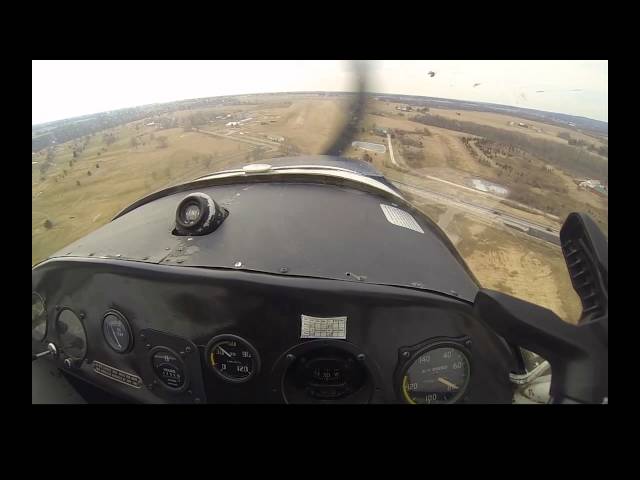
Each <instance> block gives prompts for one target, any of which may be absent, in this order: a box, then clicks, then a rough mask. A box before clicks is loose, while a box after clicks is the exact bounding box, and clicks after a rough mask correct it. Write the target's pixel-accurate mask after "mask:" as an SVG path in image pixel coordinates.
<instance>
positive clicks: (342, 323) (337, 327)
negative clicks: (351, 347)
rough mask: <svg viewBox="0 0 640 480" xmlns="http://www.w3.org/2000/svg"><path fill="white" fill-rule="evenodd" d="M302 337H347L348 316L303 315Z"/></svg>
mask: <svg viewBox="0 0 640 480" xmlns="http://www.w3.org/2000/svg"><path fill="white" fill-rule="evenodd" d="M301 318H302V325H301V327H300V338H341V339H346V338H347V317H328V318H319V317H310V316H309V315H301Z"/></svg>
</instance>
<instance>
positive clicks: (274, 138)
mask: <svg viewBox="0 0 640 480" xmlns="http://www.w3.org/2000/svg"><path fill="white" fill-rule="evenodd" d="M267 138H268V139H269V140H271V141H272V142H278V143H282V142H284V137H281V136H280V135H269V136H267Z"/></svg>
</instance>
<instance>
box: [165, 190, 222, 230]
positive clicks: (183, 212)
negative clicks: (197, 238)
mask: <svg viewBox="0 0 640 480" xmlns="http://www.w3.org/2000/svg"><path fill="white" fill-rule="evenodd" d="M227 216H229V211H228V210H227V209H225V208H223V207H221V206H220V205H218V204H217V203H216V202H215V200H213V198H211V197H210V196H209V195H207V194H206V193H201V192H197V193H190V194H189V195H187V196H186V197H185V198H184V199H183V200H182V201H181V202H180V203H179V204H178V208H177V209H176V228H175V229H174V230H173V234H174V235H207V234H209V233H211V232H213V231H214V230H215V229H217V228H218V227H219V226H220V225H221V224H222V222H224V219H225V218H227Z"/></svg>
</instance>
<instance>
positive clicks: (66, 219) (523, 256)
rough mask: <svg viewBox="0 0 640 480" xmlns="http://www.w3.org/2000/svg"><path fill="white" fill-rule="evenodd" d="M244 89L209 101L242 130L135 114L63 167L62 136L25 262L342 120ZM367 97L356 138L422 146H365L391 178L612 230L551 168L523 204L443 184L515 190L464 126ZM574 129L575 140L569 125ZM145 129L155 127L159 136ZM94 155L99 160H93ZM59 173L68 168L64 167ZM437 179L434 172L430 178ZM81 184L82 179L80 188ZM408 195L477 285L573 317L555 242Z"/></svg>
mask: <svg viewBox="0 0 640 480" xmlns="http://www.w3.org/2000/svg"><path fill="white" fill-rule="evenodd" d="M243 98H244V100H245V101H248V102H252V103H253V104H251V105H228V106H224V107H216V108H211V109H207V111H209V112H214V113H215V114H216V115H223V114H224V115H227V114H231V115H233V116H234V117H235V118H240V117H244V118H248V117H252V120H251V121H250V122H248V123H246V124H242V125H241V126H240V127H237V128H231V127H225V123H226V122H227V121H229V120H228V119H226V118H225V119H220V120H215V121H212V122H210V123H208V124H207V125H204V126H202V127H199V129H200V130H203V132H209V133H203V132H197V131H185V130H184V129H183V128H173V129H165V130H158V129H157V128H156V127H154V126H149V127H147V126H144V124H145V123H147V121H141V122H133V123H131V124H127V125H123V126H120V127H118V128H115V129H112V130H110V131H112V132H113V133H115V135H116V136H117V141H116V142H115V143H113V144H111V145H109V146H107V145H106V144H105V142H104V140H103V134H104V133H105V132H100V133H98V134H95V135H94V136H93V137H91V139H90V141H89V143H88V145H87V146H86V148H85V149H84V151H82V152H81V153H80V156H79V158H77V159H76V160H75V163H74V164H73V166H69V161H70V160H72V151H73V144H74V142H68V143H67V144H63V145H59V146H58V149H57V153H56V157H55V160H54V163H53V167H52V168H51V169H50V170H49V171H48V172H46V175H45V176H46V178H45V179H44V181H42V180H41V179H40V173H39V171H38V168H37V167H38V165H33V169H32V172H33V173H32V258H31V260H32V265H35V264H36V263H38V262H40V261H42V260H43V259H45V258H47V256H49V255H51V254H52V253H54V252H56V251H58V250H60V249H62V248H63V247H64V246H65V245H67V244H69V243H71V242H73V241H75V240H77V239H78V238H81V237H82V236H84V235H86V234H87V233H89V232H91V231H93V230H95V229H96V228H98V227H99V226H101V225H104V224H105V223H107V222H108V221H109V220H110V219H111V218H112V217H113V216H114V215H115V214H116V213H117V212H118V211H120V210H121V209H122V208H124V207H126V206H127V205H129V204H130V203H132V202H133V201H135V200H137V199H138V198H140V197H142V196H144V195H145V194H147V193H150V192H152V191H154V190H158V189H160V188H163V187H166V186H169V185H172V184H175V183H179V182H181V181H186V180H190V179H192V178H195V177H197V176H200V175H204V174H207V173H211V172H215V171H218V170H223V169H227V168H233V167H237V166H240V165H243V164H246V163H251V162H252V161H256V160H261V159H268V158H271V157H277V156H283V155H285V152H289V154H292V153H291V152H293V154H296V153H297V154H319V153H322V152H323V150H324V148H325V147H326V146H327V144H328V142H329V141H330V140H331V139H333V138H334V137H335V135H336V133H337V131H338V129H339V126H341V125H342V122H344V120H345V111H344V108H343V107H344V103H345V100H343V99H336V98H331V97H329V98H322V97H317V96H311V95H309V96H286V95H277V96H270V97H268V98H267V99H264V100H260V101H258V100H256V98H255V97H251V96H247V97H243ZM374 106H375V109H374V110H376V111H379V112H380V111H383V112H385V113H384V116H380V115H374V114H371V113H369V114H367V115H365V118H364V121H363V123H362V128H364V132H363V131H361V132H360V133H359V134H358V137H357V138H356V139H357V140H362V141H369V142H374V143H383V144H385V145H386V144H387V139H386V138H384V137H380V136H377V135H375V134H372V133H371V132H370V130H371V129H372V128H373V127H382V128H391V129H395V130H404V131H405V132H408V133H407V136H408V137H409V138H411V139H412V140H415V141H421V142H422V143H423V145H422V147H420V148H418V150H419V151H421V153H422V158H420V159H418V160H411V161H406V160H405V159H404V158H403V151H404V147H403V146H402V145H401V144H400V143H399V139H398V138H396V139H394V140H393V142H392V143H393V148H394V152H395V157H396V160H397V161H398V163H399V164H400V167H399V168H397V167H395V166H393V165H392V164H391V161H390V157H389V154H388V153H385V154H375V153H373V152H368V153H369V155H370V156H371V157H372V159H373V163H374V165H375V166H376V167H377V168H378V169H379V170H380V171H381V172H382V173H384V174H385V175H387V177H388V178H389V179H392V180H400V181H404V182H406V183H409V184H412V185H418V186H419V185H422V186H424V188H428V189H430V190H431V191H440V192H443V193H448V194H452V193H455V195H456V196H457V197H458V198H460V199H464V200H465V201H473V202H475V203H476V204H478V205H483V206H485V207H491V206H493V205H499V207H500V209H501V210H502V211H504V212H508V213H510V214H513V215H517V216H519V217H521V218H525V219H529V220H530V221H535V222H538V223H540V224H543V225H549V226H553V227H554V228H555V229H557V228H559V226H560V222H559V220H558V219H554V217H553V216H552V215H549V216H545V215H542V214H540V212H537V211H536V210H533V209H535V208H538V209H539V208H542V207H543V206H544V205H541V204H538V203H540V202H542V200H543V199H544V200H545V201H552V202H555V203H554V207H557V208H563V209H564V210H562V211H568V210H569V209H582V210H584V209H587V210H589V211H590V212H591V213H592V214H593V215H594V217H596V219H597V220H598V221H599V223H600V224H601V225H603V224H604V225H603V227H604V228H605V231H606V230H608V227H607V224H608V219H607V211H608V201H607V200H606V199H603V198H601V197H598V196H597V195H594V194H593V193H592V192H588V191H584V190H579V189H578V188H577V186H576V184H575V183H574V181H573V179H572V178H571V177H570V176H569V175H567V174H565V173H563V172H560V171H557V170H554V171H552V172H546V173H545V174H544V175H548V177H544V176H542V177H540V178H541V180H544V181H548V182H549V185H553V186H554V188H558V189H562V188H563V187H564V188H566V190H567V191H566V194H559V193H558V194H555V193H554V194H553V195H550V194H549V192H548V191H545V190H544V189H543V188H540V189H537V190H536V188H534V187H527V188H528V190H527V191H526V193H527V196H526V197H524V198H525V200H527V201H528V202H531V203H527V206H528V207H525V206H524V205H521V204H518V203H517V202H516V203H514V202H509V204H505V202H504V201H501V200H500V199H496V198H492V197H491V196H490V195H483V194H478V193H477V192H474V191H470V190H468V189H466V190H465V189H463V188H458V187H455V186H450V185H448V184H446V182H453V183H454V184H456V185H459V186H462V187H465V186H466V187H469V186H470V180H471V179H474V178H481V179H485V180H490V181H494V182H495V183H498V184H500V185H503V186H505V187H507V188H514V185H515V183H514V182H513V181H512V180H510V179H509V178H508V177H505V176H501V175H498V173H497V172H496V169H495V168H490V167H487V166H485V165H482V164H481V163H479V162H478V160H477V158H474V156H473V155H472V153H470V151H469V149H468V147H467V146H465V144H464V142H463V138H465V137H466V138H473V137H472V136H471V135H467V134H464V133H460V132H454V131H451V130H446V129H442V128H437V127H431V126H429V127H427V128H428V131H429V132H430V135H426V134H424V132H423V129H424V127H425V126H424V125H422V124H418V123H415V122H411V121H410V120H408V116H407V115H412V114H411V113H409V114H407V113H405V116H399V115H397V111H395V110H394V106H395V104H383V103H382V102H376V103H375V105H374ZM194 112H196V111H194V110H189V111H183V112H176V113H173V114H170V116H173V117H175V118H178V119H181V118H183V117H185V116H187V115H189V114H193V113H194ZM431 112H432V113H437V114H439V115H443V116H452V115H453V116H456V115H455V111H451V110H441V109H431ZM460 113H461V115H460V116H459V117H458V116H456V118H459V119H461V120H467V121H473V122H476V123H484V124H487V125H491V126H495V127H497V128H504V129H515V130H516V131H519V132H524V133H527V134H531V135H536V136H542V137H545V138H548V139H554V141H564V140H562V139H559V138H558V137H557V133H558V132H559V131H561V130H562V129H561V128H560V127H555V126H552V125H545V124H537V123H536V122H529V121H526V123H529V124H534V125H536V127H538V128H540V129H541V130H542V131H543V133H536V132H534V131H533V130H529V129H523V128H521V127H509V126H508V125H507V124H508V122H509V121H519V120H518V119H517V118H514V117H509V116H507V115H499V114H490V113H484V112H467V111H463V112H460ZM136 125H137V129H136ZM571 134H572V135H573V136H574V137H576V138H581V137H580V136H579V135H578V134H576V132H574V131H571ZM269 135H277V136H282V137H284V138H285V142H284V143H278V142H274V141H271V140H269V139H268V138H267V136H269ZM152 136H155V140H154V139H152ZM160 136H165V137H166V142H167V146H166V147H165V148H160V145H159V144H158V140H157V139H158V137H160ZM132 137H137V138H138V139H139V141H140V142H144V144H140V145H138V146H135V147H134V146H132V145H131V143H130V142H131V138H132ZM585 137H586V136H585ZM585 140H587V141H589V142H592V143H596V140H594V139H593V138H592V137H586V138H585ZM597 144H598V145H599V143H597ZM257 147H259V148H260V149H261V152H260V156H259V157H256V156H255V155H257V153H256V148H257ZM363 153H364V152H362V151H360V150H354V149H353V148H350V149H348V150H347V151H346V152H345V153H344V156H346V157H352V158H362V156H363ZM45 155H46V153H45V152H43V153H41V154H40V155H36V156H35V157H34V161H42V160H44V156H45ZM505 161H507V160H505ZM508 162H511V163H510V165H513V167H514V169H516V170H517V169H522V171H528V170H527V169H528V168H533V167H534V166H535V167H537V168H538V170H539V169H540V168H539V167H540V165H538V164H536V163H535V162H536V160H535V159H533V160H532V163H531V164H530V165H529V164H528V165H525V166H523V165H522V164H521V163H519V162H521V160H519V159H518V158H511V159H508ZM522 162H524V160H522ZM96 163H98V164H99V168H96ZM64 170H66V174H63V173H64V172H63V171H64ZM538 170H535V171H536V172H538ZM87 172H91V175H90V176H89V175H87ZM536 174H539V172H538V173H536ZM429 177H432V178H429ZM433 177H435V178H436V179H440V180H434V179H433ZM443 180H444V182H443ZM77 181H79V182H80V186H78V185H76V182H77ZM515 188H516V189H517V185H515ZM407 196H408V197H409V198H410V199H411V200H412V201H413V202H414V203H415V204H416V205H417V206H418V207H419V208H420V209H421V210H422V211H423V212H424V213H426V214H427V215H428V216H430V217H431V218H432V219H433V220H434V221H435V222H436V223H438V224H439V225H440V226H441V228H443V230H444V231H445V232H446V233H447V235H449V237H450V238H451V239H452V241H453V242H454V244H456V246H457V248H458V249H459V250H460V252H461V254H462V256H463V257H464V258H465V260H466V262H467V263H468V264H469V266H470V268H471V269H472V271H473V272H474V273H475V275H476V276H477V277H478V279H479V281H480V282H481V283H482V285H483V286H486V287H488V288H493V289H497V290H501V291H504V292H506V293H510V294H513V295H515V296H518V297H521V298H523V299H526V300H529V301H532V302H535V303H538V304H541V305H544V306H546V307H548V308H550V309H551V310H553V311H555V312H556V313H557V314H558V315H560V316H561V317H562V318H564V319H566V320H569V321H575V320H577V317H578V314H579V311H580V305H579V302H578V299H577V297H576V296H575V293H574V292H573V289H572V287H571V284H570V282H569V278H568V275H567V271H566V267H565V265H564V260H563V258H562V255H561V253H560V250H559V249H558V248H557V247H553V246H551V245H550V244H546V243H544V242H541V241H539V240H536V239H533V238H532V237H529V236H527V235H525V234H523V233H520V232H516V231H514V230H511V229H507V228H501V227H499V226H498V225H497V224H495V223H491V222H486V221H483V220H482V219H479V218H478V217H472V216H470V215H467V214H465V213H464V212H463V211H461V210H456V209H455V208H453V207H451V205H443V204H439V203H437V202H433V201H426V200H425V199H424V198H418V197H414V196H412V195H411V194H410V193H407ZM532 208H533V209H532ZM45 220H49V221H50V222H51V223H52V225H53V226H52V227H51V228H49V229H47V228H45V225H44V222H45Z"/></svg>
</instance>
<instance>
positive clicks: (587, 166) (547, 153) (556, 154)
mask: <svg viewBox="0 0 640 480" xmlns="http://www.w3.org/2000/svg"><path fill="white" fill-rule="evenodd" d="M412 120H413V121H414V122H418V123H422V124H424V125H431V126H434V127H440V128H446V129H448V130H456V131H459V132H464V133H469V134H471V135H477V136H479V137H484V138H487V139H489V140H493V141H495V142H503V143H508V144H511V145H514V146H516V147H519V148H521V149H522V150H525V151H526V152H528V153H530V154H531V155H534V156H536V157H537V158H539V159H541V160H545V161H546V162H548V163H551V164H553V165H555V166H557V167H559V168H563V169H565V170H568V171H571V172H574V173H575V174H578V175H583V176H587V177H591V178H601V179H607V178H608V162H607V160H605V159H603V158H601V157H599V156H597V155H592V154H590V153H588V152H585V151H584V150H583V149H581V148H576V147H574V146H570V145H563V144H562V143H558V142H554V141H550V140H543V139H540V138H536V137H532V136H530V135H526V134H523V133H519V132H512V131H510V130H504V129H501V128H495V127H491V126H489V125H481V124H478V123H474V122H466V121H461V120H454V119H450V118H446V117H442V116H440V115H416V116H414V117H413V118H412Z"/></svg>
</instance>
